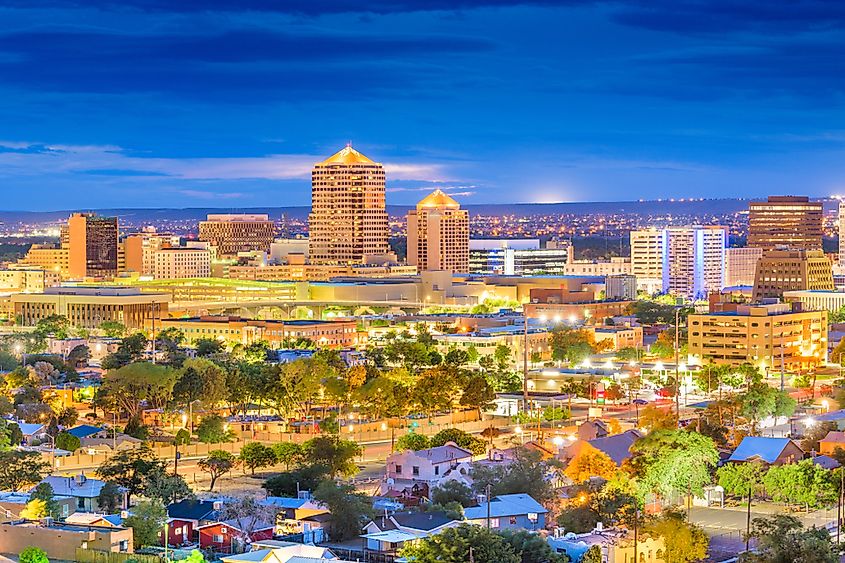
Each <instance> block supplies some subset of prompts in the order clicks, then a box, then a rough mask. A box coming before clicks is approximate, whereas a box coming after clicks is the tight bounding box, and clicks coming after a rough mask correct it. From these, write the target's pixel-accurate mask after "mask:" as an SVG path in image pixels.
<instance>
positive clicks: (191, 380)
mask: <svg viewBox="0 0 845 563" xmlns="http://www.w3.org/2000/svg"><path fill="white" fill-rule="evenodd" d="M177 377H178V379H177V380H176V383H175V384H174V386H173V399H174V400H175V401H177V402H179V403H182V404H185V405H187V404H188V403H192V402H194V401H201V402H202V403H203V404H204V405H206V406H208V407H211V408H213V407H214V406H215V405H217V403H219V402H221V401H222V400H223V399H224V398H225V397H226V372H225V371H224V370H223V368H221V367H220V366H219V365H217V364H215V363H214V362H212V361H210V360H207V359H205V358H189V359H187V360H185V361H184V362H183V363H182V367H181V368H180V369H179V372H178V375H177Z"/></svg>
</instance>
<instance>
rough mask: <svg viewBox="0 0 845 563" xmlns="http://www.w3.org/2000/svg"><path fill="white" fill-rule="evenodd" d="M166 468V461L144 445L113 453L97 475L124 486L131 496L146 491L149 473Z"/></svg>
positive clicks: (104, 479)
mask: <svg viewBox="0 0 845 563" xmlns="http://www.w3.org/2000/svg"><path fill="white" fill-rule="evenodd" d="M164 470H165V464H164V462H163V461H162V460H160V459H159V458H157V457H156V456H155V454H154V453H153V451H152V450H151V449H150V448H149V446H146V445H142V446H141V447H139V448H135V449H131V450H123V451H118V452H117V453H115V454H114V455H112V456H111V457H110V458H109V459H107V460H106V461H104V462H103V464H102V465H100V467H98V468H97V476H98V477H99V478H100V479H102V480H103V481H108V482H110V483H114V484H115V485H118V486H120V487H124V488H125V489H126V491H127V492H128V493H129V495H130V496H131V495H137V494H140V493H143V492H144V486H145V484H146V477H147V475H150V474H152V473H155V472H157V471H164Z"/></svg>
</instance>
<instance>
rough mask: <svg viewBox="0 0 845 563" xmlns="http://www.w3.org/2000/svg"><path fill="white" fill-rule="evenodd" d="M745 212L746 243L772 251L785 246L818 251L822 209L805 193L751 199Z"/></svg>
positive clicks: (820, 244)
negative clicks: (801, 194)
mask: <svg viewBox="0 0 845 563" xmlns="http://www.w3.org/2000/svg"><path fill="white" fill-rule="evenodd" d="M748 209H749V214H748V246H750V247H752V248H762V249H763V250H774V249H776V248H778V247H782V246H787V247H789V248H793V249H798V250H821V249H822V235H823V233H824V230H823V222H824V210H823V208H822V203H821V202H818V201H810V198H808V197H806V196H769V198H768V199H767V200H766V201H752V202H751V203H750V204H749V206H748Z"/></svg>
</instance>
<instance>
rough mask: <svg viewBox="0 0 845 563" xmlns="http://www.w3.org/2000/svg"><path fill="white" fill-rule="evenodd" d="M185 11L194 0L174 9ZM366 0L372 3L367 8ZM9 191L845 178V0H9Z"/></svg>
mask: <svg viewBox="0 0 845 563" xmlns="http://www.w3.org/2000/svg"><path fill="white" fill-rule="evenodd" d="M174 6H175V7H174ZM362 9H365V10H366V11H362ZM0 18H2V21H3V22H4V25H3V29H2V30H0V190H2V192H0V193H2V194H3V195H4V196H5V198H4V199H5V201H4V202H3V204H2V205H0V207H2V208H3V209H35V210H41V209H64V208H97V207H114V206H120V207H206V206H213V207H225V208H238V207H249V206H260V205H307V204H308V203H309V200H310V183H309V171H310V167H311V164H312V163H313V162H315V161H316V160H319V159H321V158H323V157H325V156H327V155H329V154H331V153H332V152H334V151H336V150H338V149H339V148H341V147H342V146H343V145H344V144H345V143H346V142H347V141H352V143H353V144H354V146H355V147H356V148H358V149H359V150H361V151H362V152H364V153H365V154H367V155H368V156H370V157H371V158H373V159H374V160H378V161H380V162H384V163H385V165H386V166H387V171H388V190H389V192H388V203H392V204H407V203H412V202H414V201H416V200H418V199H419V198H420V197H421V196H422V195H424V192H425V191H427V190H429V189H432V188H433V187H435V186H438V187H444V188H445V189H446V191H448V192H450V193H452V194H454V195H456V196H457V197H458V198H459V199H460V200H461V201H464V202H466V203H505V202H514V201H518V202H534V201H539V202H548V201H600V200H620V199H622V200H628V199H640V198H645V199H652V198H659V197H702V196H704V197H733V196H743V197H747V196H759V195H765V194H768V193H802V194H810V195H827V194H832V193H845V158H843V156H845V150H843V149H845V113H843V101H844V100H843V90H845V72H843V71H845V31H843V29H845V28H844V27H843V24H845V5H843V4H841V3H839V2H833V1H830V2H829V1H821V0H802V1H801V2H757V1H754V2H750V1H749V2H744V1H728V0H713V1H709V2H704V1H702V0H696V1H688V0H675V1H669V0H631V1H628V0H619V1H615V2H590V1H587V0H583V1H579V0H564V1H554V0H536V1H534V2H531V1H525V2H508V1H506V0H487V1H484V0H477V1H476V0H451V1H449V2H446V1H445V0H430V1H427V2H414V1H410V0H372V1H370V2H365V3H359V2H349V1H347V0H322V1H315V0H288V1H271V0H241V1H239V2H219V1H212V2H202V1H200V0H179V1H170V0H120V1H118V0H91V1H88V2H85V1H84V0H81V1H80V0H76V1H65V0H7V1H6V2H3V7H2V8H0Z"/></svg>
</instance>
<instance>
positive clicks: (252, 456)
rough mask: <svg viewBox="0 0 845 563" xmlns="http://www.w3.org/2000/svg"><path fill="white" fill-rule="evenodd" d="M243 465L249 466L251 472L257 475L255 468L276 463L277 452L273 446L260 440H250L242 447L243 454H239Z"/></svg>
mask: <svg viewBox="0 0 845 563" xmlns="http://www.w3.org/2000/svg"><path fill="white" fill-rule="evenodd" d="M239 459H240V462H241V465H243V466H244V467H247V468H249V470H250V472H251V473H252V474H253V475H255V470H256V469H260V468H262V467H270V466H271V465H273V464H275V463H276V454H275V453H274V452H273V450H272V448H269V447H267V446H265V445H264V444H262V443H260V442H250V443H248V444H244V445H243V447H241V455H240V456H239Z"/></svg>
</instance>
